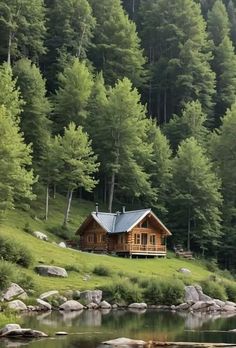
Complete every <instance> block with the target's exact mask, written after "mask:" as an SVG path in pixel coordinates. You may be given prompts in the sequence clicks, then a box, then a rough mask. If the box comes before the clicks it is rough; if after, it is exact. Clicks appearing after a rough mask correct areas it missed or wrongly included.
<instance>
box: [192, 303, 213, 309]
mask: <svg viewBox="0 0 236 348" xmlns="http://www.w3.org/2000/svg"><path fill="white" fill-rule="evenodd" d="M214 304H215V303H214V302H213V301H197V302H196V303H194V304H193V305H192V306H191V309H192V310H194V311H198V310H202V309H205V308H207V307H209V306H212V305H214Z"/></svg>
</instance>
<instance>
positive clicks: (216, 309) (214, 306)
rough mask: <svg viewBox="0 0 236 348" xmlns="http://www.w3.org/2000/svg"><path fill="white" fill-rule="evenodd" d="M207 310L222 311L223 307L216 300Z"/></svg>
mask: <svg viewBox="0 0 236 348" xmlns="http://www.w3.org/2000/svg"><path fill="white" fill-rule="evenodd" d="M207 310H208V311H209V312H216V311H220V310H221V307H220V306H218V305H217V304H216V303H215V302H214V304H212V305H210V306H209V307H208V308H207Z"/></svg>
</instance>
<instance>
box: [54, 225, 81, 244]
mask: <svg viewBox="0 0 236 348" xmlns="http://www.w3.org/2000/svg"><path fill="white" fill-rule="evenodd" d="M49 232H51V233H53V234H54V235H55V236H57V237H59V238H62V239H64V240H68V239H74V238H75V234H74V232H72V231H71V230H69V229H68V228H67V227H65V226H61V225H59V226H57V227H52V228H50V229H49Z"/></svg>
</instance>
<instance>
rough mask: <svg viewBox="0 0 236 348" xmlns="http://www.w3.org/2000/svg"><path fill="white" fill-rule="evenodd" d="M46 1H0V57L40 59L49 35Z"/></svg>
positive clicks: (4, 59)
mask: <svg viewBox="0 0 236 348" xmlns="http://www.w3.org/2000/svg"><path fill="white" fill-rule="evenodd" d="M44 12H45V10H44V3H43V0H34V1H33V2H32V1H31V0H0V14H1V15H0V37H1V44H0V57H1V61H6V60H7V61H8V63H9V64H10V63H11V59H14V60H15V59H16V58H19V57H28V58H31V59H33V60H38V59H39V56H40V55H42V54H43V53H45V48H44V42H43V41H44V36H45V33H46V28H45V18H44V14H45V13H44Z"/></svg>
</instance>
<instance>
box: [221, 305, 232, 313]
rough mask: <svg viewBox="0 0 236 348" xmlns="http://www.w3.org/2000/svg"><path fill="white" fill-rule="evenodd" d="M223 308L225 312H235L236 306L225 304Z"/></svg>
mask: <svg viewBox="0 0 236 348" xmlns="http://www.w3.org/2000/svg"><path fill="white" fill-rule="evenodd" d="M221 310H223V311H224V312H235V311H236V308H235V307H234V306H229V305H225V306H224V307H221Z"/></svg>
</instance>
